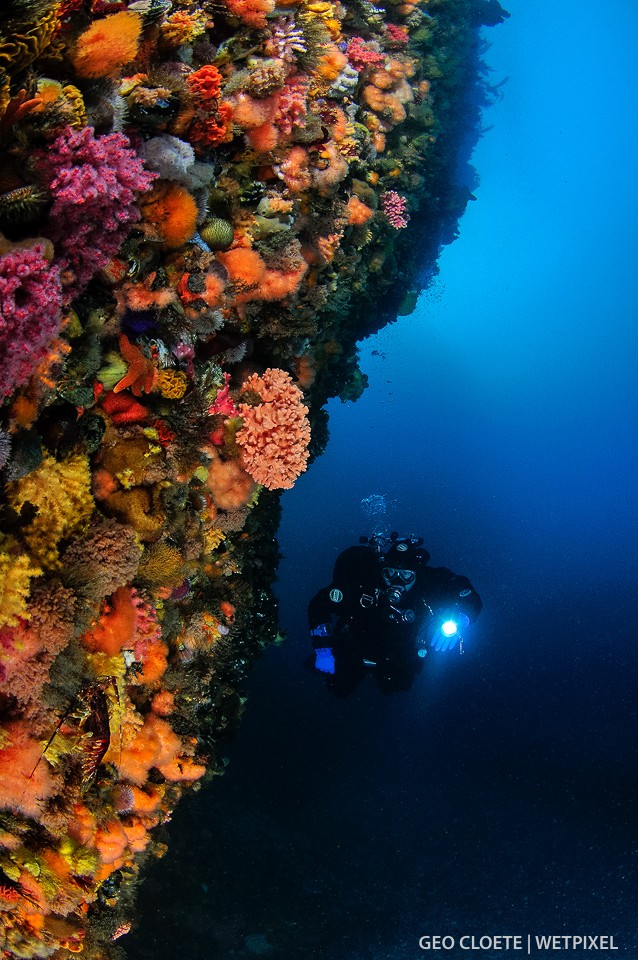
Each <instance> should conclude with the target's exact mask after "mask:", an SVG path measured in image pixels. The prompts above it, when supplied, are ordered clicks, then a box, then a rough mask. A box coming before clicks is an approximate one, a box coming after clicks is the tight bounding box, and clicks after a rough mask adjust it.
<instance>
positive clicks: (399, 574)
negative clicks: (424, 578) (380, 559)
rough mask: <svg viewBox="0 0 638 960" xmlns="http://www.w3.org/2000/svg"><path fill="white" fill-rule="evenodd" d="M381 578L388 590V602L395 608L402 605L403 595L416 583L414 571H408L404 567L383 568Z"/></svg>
mask: <svg viewBox="0 0 638 960" xmlns="http://www.w3.org/2000/svg"><path fill="white" fill-rule="evenodd" d="M381 576H382V578H383V582H384V583H385V585H386V587H387V588H388V593H387V597H388V600H389V601H390V603H391V604H392V605H393V606H395V605H396V604H398V603H401V600H402V598H403V595H404V594H405V593H407V591H408V590H410V589H411V588H412V587H413V586H414V584H415V583H416V573H415V572H414V570H406V569H404V568H403V567H383V568H382V570H381Z"/></svg>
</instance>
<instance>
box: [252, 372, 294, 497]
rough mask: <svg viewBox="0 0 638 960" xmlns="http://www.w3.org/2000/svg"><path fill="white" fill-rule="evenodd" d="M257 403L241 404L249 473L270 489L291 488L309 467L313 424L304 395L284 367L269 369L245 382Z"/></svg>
mask: <svg viewBox="0 0 638 960" xmlns="http://www.w3.org/2000/svg"><path fill="white" fill-rule="evenodd" d="M242 391H243V392H244V393H245V394H251V393H252V394H255V395H256V396H257V398H258V399H259V400H260V401H261V402H259V403H257V404H252V403H241V404H240V405H239V412H240V414H241V417H242V419H243V421H244V425H243V427H242V429H241V430H239V431H238V433H237V442H238V443H239V445H240V446H241V448H242V462H243V465H244V467H245V469H246V470H247V471H248V473H249V474H250V475H251V476H252V477H253V478H254V479H255V480H256V481H257V483H261V484H262V485H263V486H265V487H268V489H270V490H277V489H288V488H290V487H292V486H293V484H294V482H295V480H296V479H297V477H298V476H299V475H300V474H301V473H303V471H304V470H305V469H306V465H307V461H308V444H309V442H310V424H309V422H308V418H307V416H306V414H307V413H308V408H307V407H306V406H305V405H304V403H303V394H302V392H301V390H300V389H299V387H297V386H295V384H294V383H293V380H292V377H291V376H290V374H289V373H286V372H285V371H284V370H277V369H272V368H269V369H268V370H266V372H265V373H264V374H263V376H261V377H259V376H257V374H253V375H252V376H250V377H249V378H248V380H246V381H245V383H244V384H243V385H242Z"/></svg>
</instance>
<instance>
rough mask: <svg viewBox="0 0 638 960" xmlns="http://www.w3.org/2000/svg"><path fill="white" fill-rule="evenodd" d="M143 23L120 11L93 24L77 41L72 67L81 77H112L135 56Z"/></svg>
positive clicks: (130, 14) (128, 13) (133, 14)
mask: <svg viewBox="0 0 638 960" xmlns="http://www.w3.org/2000/svg"><path fill="white" fill-rule="evenodd" d="M141 32H142V21H141V20H140V18H139V17H138V15H137V14H136V13H130V12H128V11H127V10H122V11H121V12H120V13H112V14H110V16H108V17H104V18H103V19H102V20H96V21H95V22H94V23H92V24H91V26H90V27H89V28H88V30H85V31H84V33H81V34H80V36H79V37H78V40H77V43H76V47H75V52H74V54H73V66H74V67H75V72H76V73H77V75H78V76H80V77H87V78H88V79H91V80H93V79H97V78H99V77H111V76H113V75H114V74H116V73H118V72H119V71H120V70H121V69H122V67H123V66H125V65H126V64H127V63H130V62H131V60H134V59H135V57H136V56H137V51H138V48H139V40H140V34H141Z"/></svg>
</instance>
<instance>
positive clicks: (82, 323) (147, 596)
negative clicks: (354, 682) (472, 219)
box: [0, 0, 482, 960]
mask: <svg viewBox="0 0 638 960" xmlns="http://www.w3.org/2000/svg"><path fill="white" fill-rule="evenodd" d="M481 7H482V4H481V0H414V2H411V0H410V2H406V3H402V2H397V0H388V2H387V3H385V4H381V5H373V4H372V3H369V2H367V0H357V2H354V0H325V2H323V0H322V2H311V0H282V3H281V4H276V3H275V0H232V2H231V0H215V2H214V3H213V2H208V0H174V2H172V3H171V2H168V0H148V2H146V0H144V2H142V0H135V2H133V0H120V2H108V3H107V2H102V0H63V2H59V0H6V2H4V3H3V4H2V12H0V231H1V232H0V309H1V315H0V359H1V364H0V473H1V480H2V497H1V500H0V957H2V958H4V960H30V958H38V960H40V958H42V960H44V958H54V960H61V958H64V957H67V956H68V955H69V954H71V953H74V954H77V953H84V955H85V956H87V957H92V958H108V957H113V956H117V955H118V951H120V945H119V943H118V945H117V946H114V943H115V941H116V940H118V939H119V938H120V937H121V936H122V935H123V934H124V933H126V932H127V930H128V929H130V925H131V920H132V916H131V914H130V910H131V903H132V900H133V896H132V891H133V889H134V886H135V884H136V882H137V880H138V877H139V874H140V870H141V869H142V867H143V865H144V863H145V861H146V860H147V859H148V858H149V857H150V856H153V855H155V856H161V855H162V853H163V852H164V850H165V848H164V846H163V845H162V844H161V843H160V842H159V841H158V840H157V838H156V831H155V828H156V827H157V826H158V825H160V824H162V823H163V822H164V821H166V820H167V819H168V818H169V816H170V812H171V810H172V809H173V807H174V806H175V804H176V803H177V801H178V800H179V798H180V796H181V794H182V793H183V791H184V790H186V789H187V788H189V787H191V788H195V789H197V787H198V785H199V784H201V783H202V782H203V780H204V779H205V778H207V777H211V776H212V775H213V774H215V773H216V772H219V770H220V769H221V768H222V767H223V764H224V760H225V758H224V756H223V755H222V752H221V751H223V743H224V738H225V736H226V735H228V734H229V733H230V732H231V731H232V729H233V727H234V726H235V725H236V723H237V720H238V718H239V715H240V713H241V708H242V704H243V699H244V698H243V697H242V695H241V682H242V678H243V676H244V675H245V671H246V668H247V666H248V665H249V664H250V663H251V661H252V660H253V659H254V657H255V656H256V655H257V654H258V652H259V650H260V649H261V648H263V647H264V646H266V645H267V644H268V643H271V642H272V641H274V640H275V639H276V638H277V637H278V632H277V631H278V627H277V616H276V603H275V601H274V595H273V593H272V583H273V581H274V578H275V568H276V563H277V549H276V541H275V539H274V537H275V533H276V529H277V523H278V510H279V496H280V493H279V491H281V490H282V489H285V488H288V487H290V486H292V484H293V483H294V481H295V479H296V478H297V477H298V476H299V474H300V473H302V472H303V471H304V470H305V469H306V466H307V462H308V459H309V455H310V454H312V455H313V456H316V455H317V454H319V453H320V452H321V450H322V449H323V447H324V446H325V442H326V438H327V430H326V415H325V413H324V412H323V410H322V408H323V406H324V404H325V402H326V400H327V399H328V398H329V397H330V396H337V395H338V396H341V398H342V399H343V400H346V399H356V397H357V396H358V395H359V394H360V393H361V391H362V389H363V388H364V386H365V377H364V376H363V375H362V374H361V372H360V371H359V369H358V366H357V351H356V342H357V340H359V339H361V338H362V337H364V336H365V335H366V334H369V333H371V332H373V331H374V330H376V329H378V328H379V327H380V326H381V325H383V324H384V323H386V322H388V321H391V320H393V319H394V318H395V317H396V315H397V313H401V312H406V310H405V309H404V308H402V302H403V301H405V302H414V300H415V298H416V294H417V293H418V291H419V289H421V288H422V287H423V286H424V284H425V280H423V279H421V278H423V277H424V276H425V275H426V274H428V270H429V274H428V275H432V273H433V272H434V271H433V268H434V265H435V262H436V257H437V254H438V251H439V248H440V245H441V243H442V242H445V241H446V240H448V239H450V238H451V237H453V235H454V232H455V225H456V221H457V219H458V217H459V215H460V214H461V212H462V211H463V209H464V206H465V203H466V202H467V199H468V198H469V192H468V191H464V190H462V189H459V188H457V187H455V186H454V184H453V181H452V173H451V171H452V169H453V168H454V166H455V165H458V159H459V150H460V149H461V148H460V145H461V144H464V145H465V148H466V149H467V143H468V136H467V134H468V130H469V131H470V132H471V131H472V130H473V129H475V127H476V123H477V119H478V109H479V108H478V106H477V103H478V102H479V100H480V97H478V96H477V91H479V92H480V83H479V80H478V77H479V76H480V61H479V59H478V51H479V49H480V39H479V33H478V28H479V25H480V21H481ZM408 211H409V214H408ZM408 217H409V218H410V229H408V230H403V229H400V228H403V227H405V226H406V225H407V223H408ZM417 230H418V231H419V243H418V244H416V245H415V244H414V243H413V241H412V239H406V238H407V236H408V235H410V237H411V236H412V234H413V233H414V232H415V231H417ZM417 257H418V259H417ZM424 264H425V266H426V267H427V268H428V270H426V271H425V273H424ZM373 303H376V304H383V306H382V307H377V308H376V312H374V313H373V312H372V311H371V306H370V305H371V304H373ZM257 608H259V616H257V615H256V610H257ZM119 955H121V951H120V954H119Z"/></svg>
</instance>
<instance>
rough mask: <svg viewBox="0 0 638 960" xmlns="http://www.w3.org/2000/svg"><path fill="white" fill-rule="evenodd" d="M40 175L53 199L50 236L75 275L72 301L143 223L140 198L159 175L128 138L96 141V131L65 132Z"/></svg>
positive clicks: (46, 155) (62, 262)
mask: <svg viewBox="0 0 638 960" xmlns="http://www.w3.org/2000/svg"><path fill="white" fill-rule="evenodd" d="M39 171H40V174H41V176H42V179H43V180H44V182H45V184H46V186H47V188H48V190H49V192H50V193H51V196H52V197H53V206H52V209H51V213H50V220H49V223H50V226H49V231H48V232H49V235H50V237H51V239H52V240H53V242H54V244H55V250H56V261H57V262H58V263H60V265H61V266H62V268H63V269H64V270H70V271H71V272H72V277H71V278H69V279H70V287H69V289H68V296H69V298H72V297H75V296H77V295H78V294H79V293H81V291H82V290H83V289H84V288H85V287H86V285H87V284H88V283H89V281H90V280H91V278H92V277H93V275H94V273H95V272H96V271H97V270H99V269H100V268H101V267H104V266H106V264H107V263H108V262H109V261H110V260H111V259H112V257H114V256H115V254H116V253H117V252H118V251H119V248H120V247H121V245H122V243H123V242H124V240H125V238H126V235H127V232H128V227H129V224H130V223H132V222H135V221H136V220H137V219H138V217H139V211H138V209H137V207H136V205H135V202H136V199H137V195H138V194H139V193H142V192H144V191H146V190H148V188H149V187H150V185H151V183H152V182H153V180H154V179H155V177H156V174H154V173H150V172H148V171H147V170H145V169H144V165H143V163H142V161H141V159H140V158H139V157H138V156H137V154H136V153H135V151H134V150H133V149H132V147H131V144H130V141H129V140H128V138H127V137H125V136H124V134H122V133H111V134H107V135H106V136H101V137H96V136H95V135H94V131H93V128H92V127H84V128H83V129H82V130H72V129H71V128H70V127H67V128H66V130H64V131H63V132H62V133H61V134H60V135H59V137H57V139H56V140H55V141H54V142H53V143H52V144H51V146H50V147H49V149H48V150H47V152H46V153H42V154H41V155H40V157H39Z"/></svg>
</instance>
